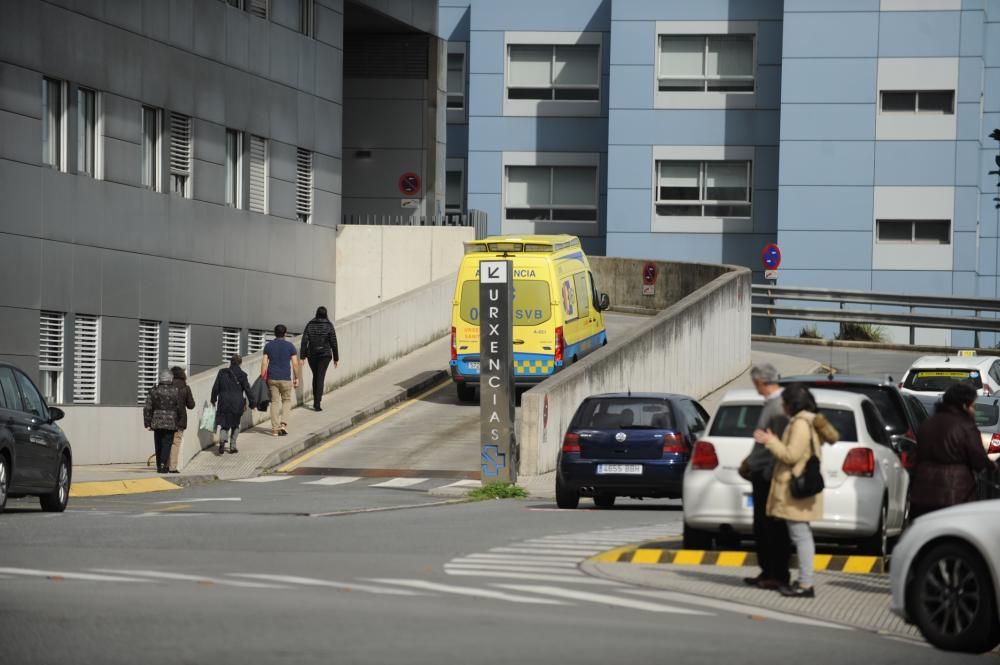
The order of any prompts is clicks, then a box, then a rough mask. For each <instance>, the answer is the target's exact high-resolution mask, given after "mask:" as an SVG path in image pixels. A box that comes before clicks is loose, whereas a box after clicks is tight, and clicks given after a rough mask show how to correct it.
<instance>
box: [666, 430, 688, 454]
mask: <svg viewBox="0 0 1000 665" xmlns="http://www.w3.org/2000/svg"><path fill="white" fill-rule="evenodd" d="M687 449H688V447H687V444H686V443H684V437H682V436H681V435H680V434H677V433H676V432H671V433H670V434H664V435H663V454H664V455H666V454H667V453H686V452H687Z"/></svg>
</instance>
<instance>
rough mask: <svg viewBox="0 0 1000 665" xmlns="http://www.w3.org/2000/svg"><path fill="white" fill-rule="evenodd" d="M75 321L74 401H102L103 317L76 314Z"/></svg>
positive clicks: (78, 402)
mask: <svg viewBox="0 0 1000 665" xmlns="http://www.w3.org/2000/svg"><path fill="white" fill-rule="evenodd" d="M73 318H74V322H73V403H74V404H99V403H100V401H101V317H99V316H94V315H91V314H75V315H74V317H73Z"/></svg>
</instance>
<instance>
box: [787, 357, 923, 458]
mask: <svg viewBox="0 0 1000 665" xmlns="http://www.w3.org/2000/svg"><path fill="white" fill-rule="evenodd" d="M778 383H780V384H781V385H783V386H787V385H789V384H791V383H805V384H806V385H808V386H809V387H810V388H812V389H815V388H822V389H823V390H845V391H847V392H851V393H858V394H860V395H864V396H866V397H867V398H868V399H870V400H871V401H872V402H873V403H874V404H875V408H877V409H878V411H879V413H880V414H882V419H883V420H885V427H886V431H887V432H888V433H889V436H890V437H898V439H897V440H898V443H899V452H900V460H901V461H902V463H903V466H904V467H906V468H910V467H911V466H912V464H911V462H910V456H909V453H910V452H911V451H912V450H913V448H914V447H915V446H916V445H917V430H919V429H920V425H921V424H922V423H923V422H924V420H926V419H927V408H925V406H924V404H923V402H921V401H920V400H919V399H917V398H916V397H915V396H913V395H909V394H906V393H904V392H903V391H901V390H900V389H899V386H897V385H896V384H895V383H893V382H892V379H887V380H884V381H883V380H880V379H873V378H869V377H866V376H847V375H840V374H827V375H824V374H805V375H801V376H788V377H782V379H781V380H780V381H779V382H778Z"/></svg>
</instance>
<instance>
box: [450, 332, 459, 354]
mask: <svg viewBox="0 0 1000 665" xmlns="http://www.w3.org/2000/svg"><path fill="white" fill-rule="evenodd" d="M456 336H457V333H456V332H455V326H452V327H451V359H452V360H458V347H457V346H455V341H456V339H455V338H456Z"/></svg>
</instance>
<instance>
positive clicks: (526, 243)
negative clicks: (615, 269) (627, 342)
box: [450, 235, 609, 401]
mask: <svg viewBox="0 0 1000 665" xmlns="http://www.w3.org/2000/svg"><path fill="white" fill-rule="evenodd" d="M496 259H509V260H510V261H511V262H512V263H513V272H514V275H513V277H514V285H513V286H514V301H513V303H512V307H511V310H512V311H511V316H512V318H513V328H514V336H513V345H514V383H515V384H516V385H518V386H522V385H530V384H534V383H538V382H539V381H542V380H543V379H545V378H546V377H548V376H551V375H552V374H554V373H555V372H558V371H559V370H560V369H562V368H563V367H565V366H566V365H568V364H570V363H572V362H574V361H576V360H579V359H580V358H583V357H584V356H586V355H587V354H588V353H591V352H592V351H594V350H596V349H599V348H601V347H602V346H604V345H605V344H607V332H606V331H605V329H604V315H603V314H602V312H603V311H604V310H606V309H608V306H609V304H608V296H607V294H606V293H602V294H598V293H597V289H596V288H595V285H594V275H593V274H592V273H591V271H590V263H589V262H588V261H587V255H586V254H584V253H583V248H582V247H581V245H580V240H579V238H577V237H575V236H570V235H537V236H491V237H488V238H484V239H483V240H474V241H471V242H467V243H465V256H464V257H463V259H462V265H461V267H460V268H459V271H458V283H457V284H456V285H455V298H454V300H453V303H452V318H451V362H450V367H451V377H452V380H453V381H454V382H455V387H456V389H457V391H458V398H459V399H460V400H462V401H471V400H474V399H475V396H476V386H477V385H478V384H479V316H480V312H479V262H480V261H484V260H496Z"/></svg>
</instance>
